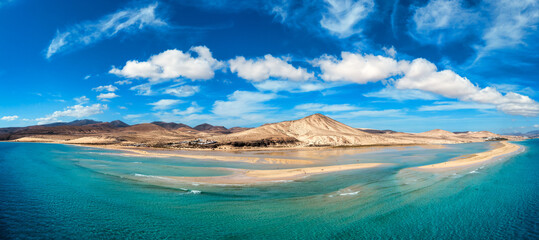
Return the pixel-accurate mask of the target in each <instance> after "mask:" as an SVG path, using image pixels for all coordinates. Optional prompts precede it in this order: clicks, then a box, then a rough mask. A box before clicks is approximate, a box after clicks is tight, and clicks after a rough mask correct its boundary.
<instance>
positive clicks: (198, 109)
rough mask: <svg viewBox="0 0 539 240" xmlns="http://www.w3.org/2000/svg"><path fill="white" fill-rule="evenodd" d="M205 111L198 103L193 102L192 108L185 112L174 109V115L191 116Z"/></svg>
mask: <svg viewBox="0 0 539 240" xmlns="http://www.w3.org/2000/svg"><path fill="white" fill-rule="evenodd" d="M203 109H204V108H202V107H200V106H198V104H197V103H196V102H192V103H191V106H189V107H187V108H186V109H185V110H178V109H173V110H172V114H174V115H190V114H194V113H199V112H202V110H203Z"/></svg>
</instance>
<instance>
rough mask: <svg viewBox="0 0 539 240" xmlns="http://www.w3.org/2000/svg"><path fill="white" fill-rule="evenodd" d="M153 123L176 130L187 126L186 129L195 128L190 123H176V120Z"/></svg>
mask: <svg viewBox="0 0 539 240" xmlns="http://www.w3.org/2000/svg"><path fill="white" fill-rule="evenodd" d="M152 124H155V125H157V126H161V127H163V128H165V129H168V130H175V129H178V128H185V129H193V128H191V127H190V126H188V125H185V124H183V123H174V122H152Z"/></svg>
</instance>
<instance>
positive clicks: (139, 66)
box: [109, 46, 223, 83]
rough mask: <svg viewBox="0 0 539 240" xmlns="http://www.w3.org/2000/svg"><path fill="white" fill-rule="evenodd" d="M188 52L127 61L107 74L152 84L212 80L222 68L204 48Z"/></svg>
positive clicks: (171, 51) (168, 51) (178, 51)
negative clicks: (170, 81) (187, 80)
mask: <svg viewBox="0 0 539 240" xmlns="http://www.w3.org/2000/svg"><path fill="white" fill-rule="evenodd" d="M189 51H190V52H182V51H180V50H177V49H172V50H167V51H164V52H162V53H160V54H157V55H154V56H151V57H150V58H149V59H148V60H147V61H143V62H139V61H137V60H131V61H127V63H126V64H125V66H124V67H122V68H121V69H119V68H116V67H113V68H112V69H111V70H110V71H109V73H112V74H115V75H117V76H121V77H126V78H147V79H149V80H150V82H154V83H157V82H161V81H163V80H168V79H174V78H179V77H184V78H188V79H191V80H207V79H211V78H213V76H214V75H215V72H214V71H215V70H216V69H219V68H221V67H222V66H223V63H221V62H220V61H217V60H216V59H215V58H213V57H212V53H211V52H210V49H208V48H207V47H206V46H196V47H192V48H191V49H190V50H189ZM191 52H193V53H196V56H193V55H191Z"/></svg>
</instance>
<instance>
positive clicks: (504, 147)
mask: <svg viewBox="0 0 539 240" xmlns="http://www.w3.org/2000/svg"><path fill="white" fill-rule="evenodd" d="M53 144H66V145H72V146H79V147H90V148H97V149H108V150H119V151H123V152H124V153H119V154H120V155H123V156H133V157H163V158H166V157H182V158H191V159H204V160H215V161H228V162H244V163H250V164H282V165H288V164H289V165H298V166H299V167H298V168H286V169H272V170H252V169H243V168H227V170H229V171H231V174H229V175H224V176H212V177H179V176H178V177H176V176H160V177H163V178H167V179H172V180H178V181H183V182H191V183H195V184H211V185H243V184H257V183H270V182H287V181H294V180H297V179H301V178H305V177H308V176H312V175H317V174H325V173H332V172H339V171H346V170H357V169H367V168H375V167H383V166H390V165H394V164H391V163H357V164H342V165H323V166H316V167H306V166H308V165H310V164H314V163H315V162H314V161H313V159H297V158H282V157H267V156H249V155H246V156H239V155H225V154H224V153H223V152H215V151H205V152H201V151H192V152H188V151H184V150H171V149H144V150H142V149H132V148H126V147H119V146H111V145H98V146H92V145H90V146H88V145H85V144H73V143H57V142H56V143H54V142H53ZM492 145H493V149H491V150H488V151H485V152H479V153H474V154H470V155H463V156H460V157H457V158H453V159H450V160H449V161H446V162H442V163H437V164H431V165H425V166H419V167H413V168H407V169H411V170H415V171H424V172H441V171H447V170H454V169H462V168H468V167H472V166H476V165H480V164H485V163H488V162H490V161H493V160H495V159H499V158H501V157H504V156H507V155H510V154H514V153H516V152H518V151H521V150H523V149H524V147H522V146H520V145H517V144H513V143H509V142H507V141H502V142H493V143H492ZM418 146H421V145H418ZM423 147H425V148H428V147H432V148H440V147H444V145H433V146H431V145H427V146H423ZM384 148H386V147H384ZM387 148H391V147H387ZM393 148H395V146H393ZM320 149H342V148H331V147H327V148H317V150H320ZM375 149H377V148H373V149H367V148H365V149H364V150H366V151H374V150H375ZM397 149H398V148H397ZM159 150H164V151H168V152H155V151H159ZM264 150H266V151H268V152H269V153H271V152H272V151H271V150H270V149H264ZM279 150H281V151H290V149H279ZM295 150H315V149H313V148H297V149H295ZM152 151H153V152H152ZM174 151H176V152H174ZM179 151H184V152H183V153H178V152H179ZM219 153H220V154H221V155H219ZM225 153H226V152H225Z"/></svg>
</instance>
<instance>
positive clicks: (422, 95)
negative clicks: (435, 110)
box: [363, 87, 438, 101]
mask: <svg viewBox="0 0 539 240" xmlns="http://www.w3.org/2000/svg"><path fill="white" fill-rule="evenodd" d="M363 96H365V97H375V98H388V99H394V100H397V101H405V100H418V99H419V100H436V99H438V97H437V96H436V95H434V94H431V93H428V92H424V91H420V90H399V89H396V88H394V87H386V88H383V89H382V90H380V91H378V92H370V93H366V94H363Z"/></svg>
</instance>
